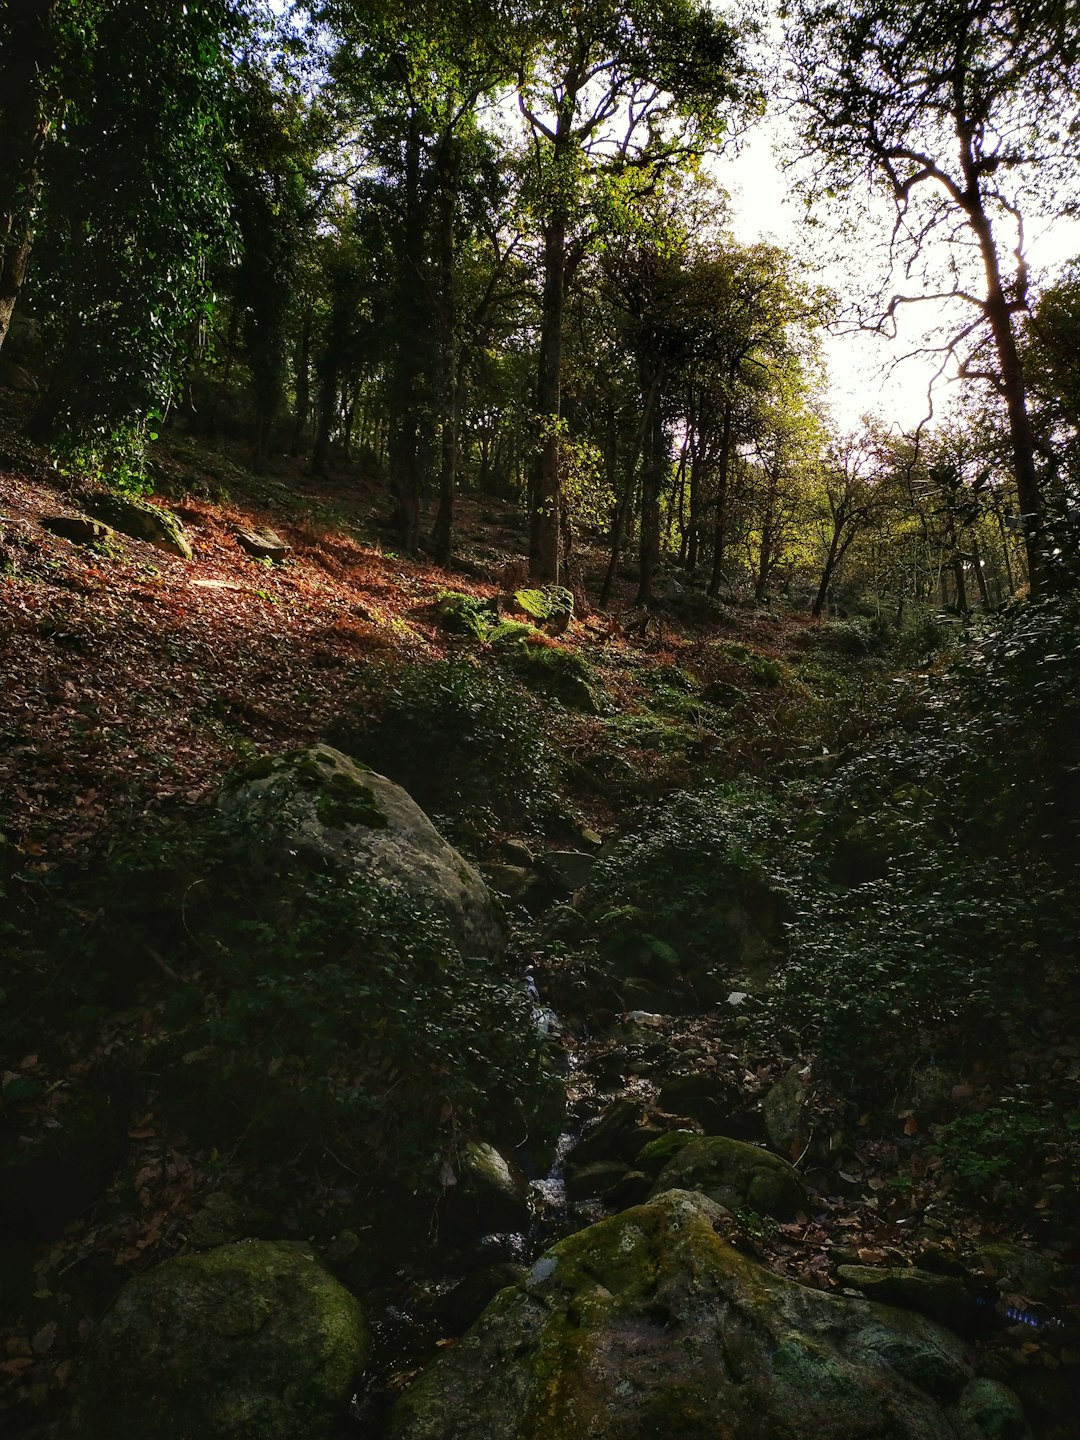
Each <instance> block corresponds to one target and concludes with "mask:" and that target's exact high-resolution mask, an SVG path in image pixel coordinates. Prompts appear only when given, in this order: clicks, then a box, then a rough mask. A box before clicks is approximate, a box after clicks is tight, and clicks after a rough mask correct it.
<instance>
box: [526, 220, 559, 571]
mask: <svg viewBox="0 0 1080 1440" xmlns="http://www.w3.org/2000/svg"><path fill="white" fill-rule="evenodd" d="M558 204H561V202H558V203H557V208H556V212H555V213H554V214H553V215H552V216H551V217H550V219H549V221H548V224H547V226H546V227H545V230H544V294H543V312H542V320H541V327H540V356H539V361H538V369H537V376H536V413H537V417H538V423H539V426H540V433H539V435H538V436H537V449H536V456H535V459H534V462H533V467H532V472H531V474H530V484H529V489H530V496H529V503H530V506H531V511H532V514H531V522H530V531H529V573H530V575H531V577H532V578H533V579H534V580H537V581H539V582H540V583H542V584H557V583H558V579H559V499H560V493H561V485H560V476H559V461H560V454H559V452H560V445H559V441H560V438H561V437H560V434H559V428H560V425H561V423H562V332H563V310H564V306H565V300H566V219H565V216H564V215H563V214H562V213H561V211H560V209H559V208H558Z"/></svg>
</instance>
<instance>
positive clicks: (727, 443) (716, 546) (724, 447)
mask: <svg viewBox="0 0 1080 1440" xmlns="http://www.w3.org/2000/svg"><path fill="white" fill-rule="evenodd" d="M732 410H733V407H732V404H731V401H730V400H725V401H724V428H723V431H722V432H721V435H720V464H719V467H718V471H717V479H716V520H715V523H714V527H713V563H712V575H711V576H710V578H709V594H710V595H711V596H713V597H714V598H715V596H717V595H718V594H719V593H720V582H721V580H722V579H723V578H724V540H725V533H724V532H725V530H726V528H727V492H728V477H729V475H730V473H731V432H732V419H733V414H732Z"/></svg>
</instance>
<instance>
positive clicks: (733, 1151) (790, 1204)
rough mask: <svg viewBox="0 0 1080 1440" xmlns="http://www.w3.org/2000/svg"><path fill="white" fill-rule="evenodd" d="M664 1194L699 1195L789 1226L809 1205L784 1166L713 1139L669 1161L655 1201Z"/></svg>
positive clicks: (751, 1148) (737, 1143) (766, 1154)
mask: <svg viewBox="0 0 1080 1440" xmlns="http://www.w3.org/2000/svg"><path fill="white" fill-rule="evenodd" d="M665 1190H699V1191H700V1192H701V1193H702V1194H703V1195H707V1196H708V1197H709V1199H710V1200H714V1201H715V1202H716V1203H717V1204H718V1205H723V1206H725V1207H726V1208H727V1209H729V1210H738V1209H742V1208H747V1209H750V1210H756V1211H758V1213H759V1214H762V1215H771V1216H773V1217H774V1218H775V1219H777V1220H790V1219H791V1218H792V1216H794V1215H795V1214H796V1213H797V1212H798V1211H799V1210H802V1209H804V1208H805V1206H806V1203H807V1202H806V1187H805V1185H804V1184H803V1181H802V1176H801V1175H800V1174H799V1172H798V1171H797V1170H796V1169H794V1167H793V1166H791V1165H789V1164H788V1163H787V1161H786V1160H781V1159H780V1157H779V1156H778V1155H773V1154H772V1153H771V1152H770V1151H768V1150H762V1149H761V1148H760V1147H759V1146H757V1145H748V1144H747V1143H746V1142H745V1141H743V1140H728V1139H726V1138H724V1137H721V1136H715V1135H700V1136H697V1137H695V1138H694V1139H693V1140H691V1141H689V1142H688V1143H687V1144H686V1145H683V1146H682V1147H681V1148H680V1149H679V1151H678V1152H677V1153H676V1154H675V1155H673V1156H672V1157H671V1159H670V1160H669V1161H668V1162H667V1164H666V1165H665V1166H664V1168H663V1169H662V1170H661V1171H660V1174H659V1175H658V1176H657V1179H656V1184H655V1186H654V1187H653V1195H654V1196H656V1195H660V1194H661V1193H662V1192H663V1191H665Z"/></svg>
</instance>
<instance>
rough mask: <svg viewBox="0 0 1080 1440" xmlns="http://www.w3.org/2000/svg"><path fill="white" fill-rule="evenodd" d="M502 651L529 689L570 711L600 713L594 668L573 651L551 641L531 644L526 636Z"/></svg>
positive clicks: (505, 659) (506, 660)
mask: <svg viewBox="0 0 1080 1440" xmlns="http://www.w3.org/2000/svg"><path fill="white" fill-rule="evenodd" d="M541 638H542V637H541ZM500 654H501V655H502V658H503V661H504V663H505V664H506V665H507V666H508V667H509V668H510V669H511V670H512V671H513V672H514V674H515V675H516V676H517V678H518V679H519V680H520V681H521V682H522V684H523V685H525V686H527V687H528V689H530V690H534V691H535V692H536V693H537V694H539V695H546V696H548V697H549V698H550V699H552V700H558V702H559V703H560V705H565V706H566V708H567V709H568V710H580V711H581V713H582V714H584V715H599V714H600V713H601V709H602V706H601V703H600V699H599V694H598V690H597V688H596V684H595V680H594V677H593V672H592V669H591V667H590V666H589V664H588V663H587V662H586V661H585V660H583V659H582V658H581V656H580V655H578V654H576V653H575V652H574V651H573V650H566V649H563V648H562V647H561V646H556V645H553V644H551V643H550V642H549V643H547V644H543V645H540V644H530V643H529V641H528V638H527V637H526V638H525V639H523V640H519V641H518V642H517V643H515V644H513V645H507V646H506V647H505V649H503V650H501V651H500Z"/></svg>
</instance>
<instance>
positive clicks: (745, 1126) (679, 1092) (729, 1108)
mask: <svg viewBox="0 0 1080 1440" xmlns="http://www.w3.org/2000/svg"><path fill="white" fill-rule="evenodd" d="M659 1098H660V1105H661V1107H662V1108H663V1109H664V1110H667V1111H669V1112H670V1113H671V1114H675V1115H689V1116H690V1117H691V1119H693V1120H696V1121H697V1122H698V1124H699V1125H701V1126H703V1127H704V1129H705V1130H706V1131H707V1132H708V1133H709V1134H710V1135H730V1134H736V1135H737V1136H738V1138H739V1139H745V1138H748V1137H749V1136H750V1135H756V1134H759V1133H760V1130H759V1127H758V1126H757V1125H755V1124H753V1123H751V1122H750V1121H749V1119H748V1118H747V1117H746V1116H745V1115H743V1114H740V1107H741V1097H740V1096H739V1094H738V1092H737V1090H735V1089H734V1087H733V1086H731V1084H730V1083H725V1082H724V1081H723V1080H722V1079H721V1078H720V1077H719V1076H717V1075H714V1074H710V1073H709V1072H708V1071H704V1072H702V1071H697V1072H695V1073H694V1074H691V1075H671V1076H669V1077H668V1078H667V1079H666V1080H664V1082H663V1084H662V1085H661V1087H660V1097H659Z"/></svg>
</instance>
